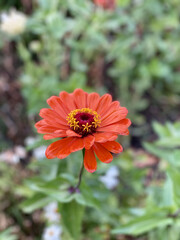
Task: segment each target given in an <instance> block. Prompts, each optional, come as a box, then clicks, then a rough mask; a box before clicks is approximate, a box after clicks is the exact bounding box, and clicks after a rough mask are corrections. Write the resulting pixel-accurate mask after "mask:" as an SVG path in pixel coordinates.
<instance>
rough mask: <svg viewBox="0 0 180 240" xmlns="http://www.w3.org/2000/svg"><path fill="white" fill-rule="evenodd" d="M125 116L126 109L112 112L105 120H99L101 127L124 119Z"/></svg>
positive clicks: (122, 108)
mask: <svg viewBox="0 0 180 240" xmlns="http://www.w3.org/2000/svg"><path fill="white" fill-rule="evenodd" d="M127 114H128V110H127V108H125V107H121V108H119V110H118V111H115V112H113V113H112V114H110V115H109V116H107V117H106V118H102V119H101V120H102V122H101V127H104V126H107V125H109V124H113V123H116V122H119V121H120V120H122V119H125V118H126V116H127Z"/></svg>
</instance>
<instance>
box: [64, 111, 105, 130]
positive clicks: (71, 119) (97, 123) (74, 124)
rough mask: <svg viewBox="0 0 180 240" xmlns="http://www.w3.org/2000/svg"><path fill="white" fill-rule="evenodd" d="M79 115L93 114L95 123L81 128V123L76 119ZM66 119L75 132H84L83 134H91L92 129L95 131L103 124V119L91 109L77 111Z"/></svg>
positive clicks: (72, 112)
mask: <svg viewBox="0 0 180 240" xmlns="http://www.w3.org/2000/svg"><path fill="white" fill-rule="evenodd" d="M77 113H88V114H91V115H93V119H94V121H93V122H92V123H91V124H89V123H86V125H84V124H83V125H82V126H80V125H79V121H78V120H77V119H76V117H75V116H76V114H77ZM66 119H67V122H68V125H69V126H70V128H72V129H73V130H74V131H78V130H82V131H83V132H86V133H88V132H91V128H94V129H95V128H97V127H99V126H100V124H101V119H100V116H99V114H98V113H97V112H96V111H93V110H92V109H89V108H81V109H75V110H73V111H71V112H70V113H69V114H68V116H67V118H66Z"/></svg>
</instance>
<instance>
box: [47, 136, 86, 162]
mask: <svg viewBox="0 0 180 240" xmlns="http://www.w3.org/2000/svg"><path fill="white" fill-rule="evenodd" d="M82 148H84V142H83V139H82V138H76V137H68V138H63V139H61V140H58V141H56V142H54V143H52V144H50V145H49V146H48V148H47V149H46V157H47V158H48V159H52V158H56V157H58V158H60V159H63V158H65V157H67V156H68V155H69V154H70V153H72V152H75V151H78V150H81V149H82Z"/></svg>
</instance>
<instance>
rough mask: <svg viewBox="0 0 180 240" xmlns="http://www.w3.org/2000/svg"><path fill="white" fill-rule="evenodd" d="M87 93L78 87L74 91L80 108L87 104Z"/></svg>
mask: <svg viewBox="0 0 180 240" xmlns="http://www.w3.org/2000/svg"><path fill="white" fill-rule="evenodd" d="M87 95H88V94H87V93H86V92H84V91H83V90H82V89H80V88H78V89H76V90H75V91H74V92H73V96H74V102H75V105H76V107H77V108H78V109H81V108H86V106H87Z"/></svg>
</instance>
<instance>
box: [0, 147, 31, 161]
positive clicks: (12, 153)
mask: <svg viewBox="0 0 180 240" xmlns="http://www.w3.org/2000/svg"><path fill="white" fill-rule="evenodd" d="M26 156H27V152H26V150H25V148H24V147H23V146H15V147H14V149H9V150H6V151H4V152H2V153H1V154H0V161H1V162H6V163H11V164H18V163H19V162H20V159H22V158H26Z"/></svg>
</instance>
